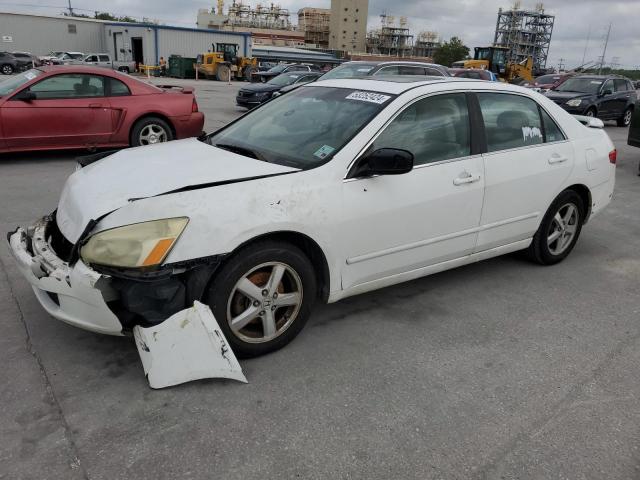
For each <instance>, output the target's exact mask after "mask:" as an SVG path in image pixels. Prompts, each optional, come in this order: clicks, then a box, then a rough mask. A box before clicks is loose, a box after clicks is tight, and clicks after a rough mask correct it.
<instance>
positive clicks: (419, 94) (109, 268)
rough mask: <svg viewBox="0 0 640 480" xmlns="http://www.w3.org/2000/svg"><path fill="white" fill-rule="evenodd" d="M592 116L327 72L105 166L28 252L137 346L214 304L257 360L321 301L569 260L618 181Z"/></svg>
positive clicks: (44, 291) (480, 86)
mask: <svg viewBox="0 0 640 480" xmlns="http://www.w3.org/2000/svg"><path fill="white" fill-rule="evenodd" d="M582 120H583V121H584V123H585V124H586V125H585V124H582V123H581V122H580V121H578V120H577V119H576V118H574V117H572V116H570V115H569V114H568V113H566V112H565V111H564V110H563V109H562V108H560V107H559V106H557V105H556V104H555V103H553V102H552V101H551V100H549V99H547V98H545V97H544V96H542V95H539V94H537V93H535V92H532V91H530V90H526V89H523V88H520V87H517V86H513V85H505V84H499V83H495V84H494V83H489V82H480V81H472V80H460V79H451V78H438V79H433V80H424V79H420V78H418V77H411V78H403V77H397V78H389V79H386V80H385V81H380V80H359V79H343V80H328V81H322V82H318V83H314V84H310V85H307V86H304V87H301V88H299V89H297V90H295V91H294V92H291V93H289V94H287V95H284V96H282V97H279V98H277V99H274V100H273V101H270V102H268V103H266V104H265V105H263V106H261V107H259V108H257V109H255V110H253V111H251V112H249V113H248V114H246V115H244V116H243V117H241V118H239V119H238V120H236V121H234V122H233V123H231V124H229V125H227V126H226V127H224V128H222V129H220V130H219V131H217V132H214V133H213V134H210V135H208V136H206V137H202V138H200V139H187V140H181V141H175V142H170V143H167V144H162V145H156V146H148V147H141V148H133V149H129V150H122V151H120V152H118V153H113V154H109V155H107V154H104V153H103V154H98V155H94V156H91V157H87V159H85V160H84V161H82V162H81V163H82V164H83V165H82V166H80V167H79V168H78V169H77V171H76V172H75V173H73V174H72V175H71V176H70V177H69V179H68V181H67V183H66V185H65V187H64V190H63V192H62V195H61V198H60V201H59V204H58V206H57V209H56V210H55V211H54V212H53V213H51V214H50V215H47V216H46V217H44V218H43V219H41V220H39V221H38V222H36V223H35V225H33V226H31V227H27V228H18V229H17V230H16V231H15V232H12V233H10V234H9V235H8V238H9V243H10V249H11V251H12V252H13V256H14V257H15V259H16V261H17V264H18V266H19V268H20V270H21V272H22V274H23V275H24V276H25V277H26V279H27V280H28V281H29V282H30V283H31V285H32V286H33V289H34V291H35V294H36V297H37V298H38V300H39V301H40V303H41V304H42V306H43V307H44V308H45V309H46V311H47V312H49V313H50V314H51V315H52V316H54V317H56V318H58V319H60V320H63V321H65V322H68V323H70V324H73V325H76V326H78V327H82V328H85V329H88V330H92V331H95V332H101V333H107V334H113V335H121V334H127V333H129V332H132V331H133V330H134V329H135V328H136V327H138V328H148V327H153V326H157V325H159V324H161V323H162V322H163V321H165V320H166V319H167V318H169V317H171V316H174V315H175V314H177V313H179V312H182V311H185V310H188V309H190V308H192V306H193V305H194V302H200V303H202V304H204V305H206V306H209V307H210V310H211V312H212V313H213V316H214V317H215V319H216V321H217V322H218V324H219V327H220V330H221V332H222V334H223V335H224V337H225V338H226V342H227V343H228V345H229V346H230V347H231V349H232V350H233V352H235V354H236V355H238V356H242V357H250V356H256V355H260V354H264V353H267V352H270V351H273V350H275V349H278V348H280V347H282V346H283V345H285V344H287V343H288V342H289V341H291V340H292V339H293V338H294V337H295V336H296V335H297V334H298V333H299V332H300V330H301V329H302V327H303V326H304V324H305V322H306V321H307V319H308V318H309V315H310V313H311V311H312V309H313V305H314V302H316V301H317V300H320V301H324V302H335V301H337V300H339V299H341V298H344V297H348V296H350V295H355V294H358V293H362V292H367V291H370V290H374V289H377V288H381V287H386V286H389V285H393V284H396V283H399V282H403V281H407V280H411V279H415V278H418V277H421V276H424V275H429V274H432V273H436V272H439V271H442V270H446V269H450V268H454V267H458V266H461V265H464V264H468V263H471V262H476V261H479V260H483V259H487V258H490V257H495V256H497V255H502V254H505V253H509V252H513V251H517V250H527V251H528V253H529V255H530V257H531V258H532V259H533V260H534V261H536V262H538V263H540V264H543V265H551V264H554V263H557V262H559V261H561V260H563V259H564V258H565V257H566V256H567V255H569V253H570V252H571V250H572V249H573V248H574V246H575V244H576V242H577V240H578V237H579V235H580V232H581V229H582V226H583V225H584V224H585V223H586V222H587V220H589V218H591V217H592V216H593V215H595V214H596V213H598V212H600V211H601V210H602V208H603V207H605V206H606V205H607V204H608V203H609V201H610V199H611V196H612V193H613V189H614V178H615V163H616V151H615V149H614V146H613V144H612V142H611V140H610V139H609V137H608V136H607V134H606V133H605V131H604V130H603V129H602V126H603V125H602V122H600V121H599V120H597V119H588V120H586V119H582ZM101 157H103V158H101ZM221 345H222V347H221V348H222V349H223V351H224V348H226V347H225V344H224V343H222V344H221ZM142 348H143V349H145V348H146V345H143V347H142Z"/></svg>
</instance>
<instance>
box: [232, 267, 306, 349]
mask: <svg viewBox="0 0 640 480" xmlns="http://www.w3.org/2000/svg"><path fill="white" fill-rule="evenodd" d="M302 299H303V290H302V280H301V279H300V276H299V275H298V274H297V273H296V271H295V270H293V268H291V267H290V266H289V265H287V264H284V263H281V262H268V263H263V264H261V265H258V266H257V267H255V268H253V269H251V270H250V271H249V272H247V273H245V274H244V275H243V276H242V277H241V278H240V279H239V280H238V281H237V282H236V284H235V286H234V287H233V289H232V290H231V294H230V295H229V300H228V302H227V322H228V324H229V327H230V328H231V331H232V332H233V333H234V334H235V335H236V336H237V337H238V338H239V339H241V340H243V341H245V342H248V343H265V342H269V341H271V340H273V339H275V338H277V337H279V336H280V335H282V334H283V333H284V332H285V330H287V328H289V326H291V324H292V323H293V322H294V321H295V319H296V317H297V316H298V313H299V312H300V308H301V306H302Z"/></svg>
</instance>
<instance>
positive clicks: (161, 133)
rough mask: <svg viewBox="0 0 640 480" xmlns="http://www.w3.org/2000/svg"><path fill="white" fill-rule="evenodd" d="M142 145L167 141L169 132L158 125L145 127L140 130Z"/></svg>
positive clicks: (153, 124)
mask: <svg viewBox="0 0 640 480" xmlns="http://www.w3.org/2000/svg"><path fill="white" fill-rule="evenodd" d="M139 138H140V142H139V143H140V145H153V144H156V143H162V142H166V141H167V132H166V131H165V129H164V128H163V127H161V126H160V125H158V124H156V123H151V124H149V125H145V126H144V127H143V129H142V130H140V137H139Z"/></svg>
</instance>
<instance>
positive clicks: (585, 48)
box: [580, 25, 591, 65]
mask: <svg viewBox="0 0 640 480" xmlns="http://www.w3.org/2000/svg"><path fill="white" fill-rule="evenodd" d="M590 39H591V25H589V31H588V32H587V43H585V45H584V53H583V54H582V63H581V64H580V65H584V60H585V58H587V48H589V40H590Z"/></svg>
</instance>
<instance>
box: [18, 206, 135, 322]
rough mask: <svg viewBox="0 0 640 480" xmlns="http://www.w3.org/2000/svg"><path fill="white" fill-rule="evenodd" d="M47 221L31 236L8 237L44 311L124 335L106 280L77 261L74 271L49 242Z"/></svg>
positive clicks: (65, 319)
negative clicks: (110, 302)
mask: <svg viewBox="0 0 640 480" xmlns="http://www.w3.org/2000/svg"><path fill="white" fill-rule="evenodd" d="M49 220H50V219H49V218H48V217H45V218H43V219H42V220H40V221H38V222H37V223H36V224H35V225H34V226H33V227H32V228H30V229H29V232H27V231H25V230H24V229H23V228H18V229H17V230H16V231H15V232H13V233H10V234H9V235H7V239H8V240H9V250H10V251H11V253H12V255H13V257H14V258H15V261H16V264H17V265H18V269H19V270H20V272H21V273H22V275H23V276H24V277H25V278H26V280H27V281H28V282H29V283H30V284H31V286H32V288H33V291H34V293H35V295H36V298H37V299H38V301H39V302H40V304H41V305H42V307H43V308H44V309H45V310H46V311H47V312H48V313H49V314H50V315H51V316H53V317H55V318H57V319H58V320H62V321H63V322H66V323H69V324H71V325H74V326H76V327H80V328H83V329H85V330H90V331H93V332H97V333H105V334H109V335H122V334H123V333H122V324H121V323H120V321H119V320H118V318H117V317H116V316H115V315H114V313H113V312H112V311H111V310H110V309H109V307H108V306H107V303H106V302H107V301H109V300H110V297H115V296H116V293H115V292H114V291H113V290H112V289H111V288H110V286H109V283H108V281H106V279H105V277H104V276H103V275H101V274H99V273H98V272H96V271H94V270H92V269H91V268H89V267H88V266H87V265H85V264H84V263H83V262H82V260H78V261H77V262H76V263H75V264H74V265H73V266H72V267H71V266H69V264H68V263H67V262H65V261H64V260H62V259H60V258H59V257H58V256H57V255H56V254H55V252H54V251H53V250H52V249H51V246H50V245H49V244H48V242H47V237H46V233H47V232H46V227H47V222H48V221H49Z"/></svg>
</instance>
